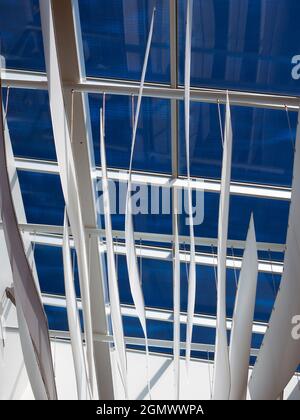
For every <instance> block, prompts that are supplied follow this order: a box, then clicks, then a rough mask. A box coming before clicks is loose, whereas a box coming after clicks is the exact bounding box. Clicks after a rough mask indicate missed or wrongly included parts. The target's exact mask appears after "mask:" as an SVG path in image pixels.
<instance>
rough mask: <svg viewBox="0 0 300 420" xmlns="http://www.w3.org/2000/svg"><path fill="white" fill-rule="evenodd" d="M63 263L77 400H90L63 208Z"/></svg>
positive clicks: (66, 224)
mask: <svg viewBox="0 0 300 420" xmlns="http://www.w3.org/2000/svg"><path fill="white" fill-rule="evenodd" d="M63 265H64V283H65V293H66V304H67V315H68V324H69V330H70V337H71V347H72V354H73V361H74V369H75V376H76V386H77V394H78V399H79V400H90V399H91V390H90V384H89V381H88V374H87V367H86V361H85V354H84V349H83V343H82V334H81V326H80V318H79V312H78V307H77V300H76V293H75V287H74V276H73V270H72V262H71V252H70V241H69V230H68V216H67V210H66V209H65V217H64V232H63Z"/></svg>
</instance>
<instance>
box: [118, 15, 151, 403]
mask: <svg viewBox="0 0 300 420" xmlns="http://www.w3.org/2000/svg"><path fill="white" fill-rule="evenodd" d="M154 17H155V8H154V9H153V13H152V18H151V25H150V30H149V35H148V41H147V47H146V53H145V58H144V64H143V70H142V77H141V82H140V89H139V95H138V101H137V107H136V112H135V118H134V126H133V133H132V144H131V154H130V163H129V172H128V189H127V195H126V212H125V244H126V259H127V268H128V276H129V283H130V290H131V294H132V298H133V302H134V304H135V308H136V311H137V315H138V318H139V320H140V323H141V326H142V329H143V333H144V336H145V348H146V358H147V380H148V389H149V396H150V379H149V348H148V337H147V326H146V314H145V303H144V295H143V291H142V287H141V283H140V275H139V270H138V263H137V257H136V249H135V242H134V228H133V217H132V199H131V186H132V174H131V172H132V160H133V152H134V146H135V139H136V132H137V126H138V120H139V114H140V108H141V101H142V95H143V88H144V82H145V76H146V70H147V64H148V58H149V52H150V46H151V40H152V34H153V26H154Z"/></svg>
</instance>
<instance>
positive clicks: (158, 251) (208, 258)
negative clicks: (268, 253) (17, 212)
mask: <svg viewBox="0 0 300 420" xmlns="http://www.w3.org/2000/svg"><path fill="white" fill-rule="evenodd" d="M31 237H32V241H33V242H34V243H36V244H41V245H49V246H62V237H61V236H57V235H43V234H36V233H34V234H32V236H31ZM71 246H72V241H71ZM99 250H100V253H102V254H104V253H105V252H106V245H105V244H104V243H101V242H100V243H99ZM114 252H115V253H116V254H118V255H125V254H126V249H125V244H123V243H117V244H116V243H115V244H114ZM136 252H137V256H138V257H141V258H148V259H154V260H164V261H172V250H171V249H168V248H159V247H153V246H146V245H142V246H139V247H137V250H136ZM179 255H180V262H181V263H188V262H189V259H190V256H189V252H188V251H181V252H180V254H179ZM196 264H199V265H207V266H212V267H214V266H216V265H217V256H214V255H212V254H210V253H199V252H198V253H196ZM241 265H242V258H240V257H234V258H233V257H231V256H227V259H226V267H227V268H232V269H237V270H239V269H240V268H241ZM258 271H261V272H264V273H271V274H279V275H281V274H282V272H283V264H282V263H281V262H277V261H267V260H260V261H259V264H258Z"/></svg>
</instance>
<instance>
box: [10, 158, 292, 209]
mask: <svg viewBox="0 0 300 420" xmlns="http://www.w3.org/2000/svg"><path fill="white" fill-rule="evenodd" d="M15 160H16V167H17V169H19V170H23V171H30V172H45V173H50V174H58V173H59V170H58V166H57V163H55V162H48V161H39V160H34V159H24V158H16V159H15ZM93 175H94V177H95V178H101V176H102V171H101V169H100V168H97V169H96V170H95V171H94V173H93ZM107 175H108V178H109V179H111V180H113V181H119V182H127V181H128V171H127V170H125V169H108V170H107ZM132 183H133V184H141V185H155V186H158V187H166V188H167V187H178V188H187V184H188V181H187V179H186V178H184V177H180V178H175V179H174V178H173V177H172V176H168V175H163V174H155V173H144V172H134V173H132ZM220 185H221V183H220V180H211V179H203V178H196V177H193V178H192V179H191V186H192V189H193V190H195V191H197V190H198V191H199V190H201V191H205V192H215V193H219V192H220V189H221V187H220ZM230 194H234V195H242V196H249V197H259V198H269V199H274V200H284V201H289V200H290V199H291V189H290V188H285V187H276V186H268V185H266V186H265V185H256V184H246V183H241V182H231V184H230Z"/></svg>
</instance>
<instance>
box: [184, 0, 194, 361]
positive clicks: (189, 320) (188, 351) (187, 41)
mask: <svg viewBox="0 0 300 420" xmlns="http://www.w3.org/2000/svg"><path fill="white" fill-rule="evenodd" d="M192 19H193V0H187V16H186V39H185V73H184V116H185V146H186V168H187V180H188V187H187V195H188V213H189V217H188V220H189V227H190V265H189V280H188V282H189V284H188V308H187V326H186V366H187V369H188V368H189V363H190V357H191V343H192V335H193V319H194V311H195V299H196V262H195V237H194V221H193V207H192V187H191V176H190V79H191V39H192Z"/></svg>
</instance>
